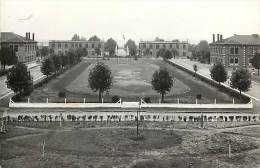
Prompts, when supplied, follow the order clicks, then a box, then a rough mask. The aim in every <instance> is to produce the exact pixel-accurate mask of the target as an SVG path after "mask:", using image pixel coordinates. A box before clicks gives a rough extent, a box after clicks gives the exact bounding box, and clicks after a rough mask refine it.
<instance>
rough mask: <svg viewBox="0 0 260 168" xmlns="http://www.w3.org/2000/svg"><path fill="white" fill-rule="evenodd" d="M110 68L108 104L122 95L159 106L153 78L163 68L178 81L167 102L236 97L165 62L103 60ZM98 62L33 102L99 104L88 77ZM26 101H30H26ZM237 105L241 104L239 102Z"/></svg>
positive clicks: (39, 90)
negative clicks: (148, 98)
mask: <svg viewBox="0 0 260 168" xmlns="http://www.w3.org/2000/svg"><path fill="white" fill-rule="evenodd" d="M99 61H104V62H105V64H107V65H108V66H109V68H110V69H111V71H112V75H113V86H112V88H111V89H110V90H109V91H108V92H105V93H104V95H103V97H104V101H105V102H111V97H112V96H114V95H118V96H119V97H121V98H122V100H123V101H139V100H140V98H144V97H151V99H152V101H153V102H158V100H159V97H160V95H159V94H158V93H157V92H156V91H154V90H153V89H152V86H151V80H152V74H153V73H154V71H155V70H157V69H159V68H166V69H167V70H168V71H169V72H170V73H171V74H172V76H173V77H174V84H173V87H172V89H171V91H170V92H169V93H167V95H166V97H165V100H166V102H177V99H178V98H179V99H180V102H182V103H195V99H196V96H197V95H198V94H201V95H202V99H201V100H199V103H214V100H215V98H216V99H217V102H218V103H231V102H232V97H231V96H229V95H227V94H226V93H223V92H221V91H219V90H218V89H217V88H215V87H213V86H211V85H209V84H207V83H205V82H202V81H200V80H199V79H196V78H194V77H193V76H192V75H190V74H187V73H186V72H184V71H182V70H180V69H177V68H176V67H173V66H172V65H170V64H168V63H165V62H163V61H161V60H151V59H139V60H137V61H134V60H128V62H127V61H126V60H125V59H120V61H119V63H118V61H117V59H111V60H99ZM96 62H97V60H94V59H85V60H83V61H82V62H81V63H80V64H79V65H77V66H76V67H74V68H72V69H71V70H69V71H68V72H65V73H64V74H62V75H60V76H59V77H58V78H57V79H54V80H52V81H50V82H49V83H48V84H47V85H44V86H43V87H40V88H37V89H35V90H34V92H33V93H32V94H31V95H30V100H31V102H44V101H46V98H47V97H48V98H49V102H62V101H64V98H60V97H59V96H58V94H59V92H65V93H66V97H67V102H82V101H83V98H86V101H87V102H96V101H97V92H93V91H92V90H91V89H90V87H89V85H88V74H89V71H90V69H91V68H92V67H93V66H94V64H95V63H96ZM24 101H26V98H25V99H24ZM236 102H237V103H239V102H240V101H239V100H238V99H236Z"/></svg>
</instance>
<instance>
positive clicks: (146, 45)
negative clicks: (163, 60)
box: [141, 44, 186, 50]
mask: <svg viewBox="0 0 260 168" xmlns="http://www.w3.org/2000/svg"><path fill="white" fill-rule="evenodd" d="M141 46H142V48H150V49H152V48H156V49H159V48H160V46H161V47H163V48H166V44H161V45H159V44H156V45H154V44H149V45H148V44H142V45H141ZM173 46H174V45H173V44H169V48H173ZM176 48H177V49H179V44H176ZM182 48H183V49H184V50H185V49H186V45H182Z"/></svg>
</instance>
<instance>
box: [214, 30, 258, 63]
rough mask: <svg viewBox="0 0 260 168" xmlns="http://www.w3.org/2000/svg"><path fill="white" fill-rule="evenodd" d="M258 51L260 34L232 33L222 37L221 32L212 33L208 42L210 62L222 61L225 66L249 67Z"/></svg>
mask: <svg viewBox="0 0 260 168" xmlns="http://www.w3.org/2000/svg"><path fill="white" fill-rule="evenodd" d="M257 52H260V36H259V35H258V34H252V35H236V34H235V35H234V36H231V37H229V38H226V39H223V36H222V35H221V34H217V39H215V34H213V40H212V43H211V44H210V62H211V64H215V63H217V62H221V63H223V65H225V66H227V67H251V59H252V58H253V56H254V55H255V54H256V53H257Z"/></svg>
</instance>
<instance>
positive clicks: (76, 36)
mask: <svg viewBox="0 0 260 168" xmlns="http://www.w3.org/2000/svg"><path fill="white" fill-rule="evenodd" d="M71 40H72V41H80V37H79V35H78V34H74V35H73V37H72V38H71Z"/></svg>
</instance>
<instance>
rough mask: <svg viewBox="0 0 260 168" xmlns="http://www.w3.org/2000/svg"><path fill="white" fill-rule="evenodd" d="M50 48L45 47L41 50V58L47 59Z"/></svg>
mask: <svg viewBox="0 0 260 168" xmlns="http://www.w3.org/2000/svg"><path fill="white" fill-rule="evenodd" d="M49 52H50V51H49V48H48V47H46V46H44V47H42V48H41V49H40V54H41V57H45V56H47V55H48V54H49Z"/></svg>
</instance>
